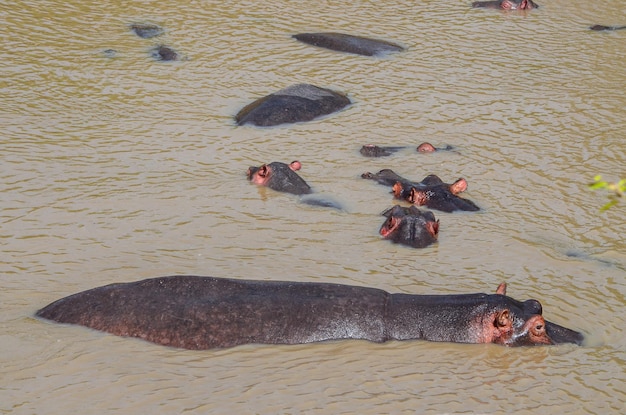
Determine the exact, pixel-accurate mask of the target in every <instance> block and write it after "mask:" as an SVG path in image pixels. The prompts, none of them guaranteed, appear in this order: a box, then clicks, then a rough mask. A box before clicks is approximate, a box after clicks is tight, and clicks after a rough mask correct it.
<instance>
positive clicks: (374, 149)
mask: <svg viewBox="0 0 626 415" xmlns="http://www.w3.org/2000/svg"><path fill="white" fill-rule="evenodd" d="M405 148H406V147H403V146H395V147H394V146H390V147H386V146H377V145H375V144H366V145H364V146H363V147H361V150H359V151H360V153H361V154H362V155H364V156H365V157H386V156H390V155H392V154H393V153H395V152H396V151H399V150H402V149H405ZM452 149H454V147H452V146H446V147H441V148H437V147H435V146H433V145H432V144H430V143H422V144H420V145H419V146H417V152H418V153H434V152H435V151H443V150H452Z"/></svg>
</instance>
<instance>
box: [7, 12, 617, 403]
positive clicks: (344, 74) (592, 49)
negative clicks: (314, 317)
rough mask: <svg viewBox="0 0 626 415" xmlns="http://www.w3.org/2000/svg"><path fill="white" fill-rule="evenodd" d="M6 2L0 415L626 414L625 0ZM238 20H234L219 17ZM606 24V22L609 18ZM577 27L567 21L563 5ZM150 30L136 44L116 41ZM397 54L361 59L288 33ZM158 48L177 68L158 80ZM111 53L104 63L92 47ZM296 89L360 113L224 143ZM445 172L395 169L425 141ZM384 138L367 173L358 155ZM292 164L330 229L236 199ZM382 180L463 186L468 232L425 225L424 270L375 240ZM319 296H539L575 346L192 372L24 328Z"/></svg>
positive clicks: (211, 360) (427, 350)
mask: <svg viewBox="0 0 626 415" xmlns="http://www.w3.org/2000/svg"><path fill="white" fill-rule="evenodd" d="M182 3H183V4H181V2H179V1H178V2H174V1H169V0H166V1H159V2H138V1H136V2H122V1H118V2H104V3H103V2H91V1H87V2H85V1H74V0H70V1H64V2H59V1H46V0H42V1H15V2H4V4H3V6H2V13H1V14H0V16H2V21H3V23H2V24H1V25H0V33H2V39H3V42H2V43H3V52H4V53H3V60H2V63H0V68H1V71H2V81H1V82H0V85H1V87H0V94H1V95H0V98H1V100H2V109H1V110H0V122H1V125H2V127H3V128H2V133H0V143H1V146H2V147H1V149H0V156H1V164H0V177H1V179H2V180H1V181H0V193H1V194H2V209H1V211H0V224H1V226H0V241H1V244H2V247H1V251H0V252H1V257H0V272H1V275H2V290H0V310H1V313H0V348H1V350H2V357H1V358H0V379H1V380H2V381H1V382H0V412H1V413H11V414H13V413H15V414H18V413H19V414H58V413H74V412H77V411H78V410H80V411H81V412H82V413H93V414H100V413H104V412H111V411H117V412H120V413H140V412H141V413H147V412H150V413H168V414H171V413H183V412H184V413H212V414H222V413H223V414H233V413H242V414H243V413H259V414H270V413H285V414H296V413H333V414H340V413H346V414H347V413H362V414H375V413H415V412H419V413H428V414H442V413H505V412H517V413H537V412H539V411H542V412H549V413H558V412H563V413H572V414H575V413H579V414H588V413H597V414H606V413H619V412H621V410H620V409H619V408H623V407H624V405H625V402H626V394H625V392H624V391H625V390H626V388H625V386H626V382H625V380H626V374H625V371H626V340H625V336H624V332H623V328H624V326H625V323H626V321H625V317H624V306H625V305H626V300H625V294H626V283H625V282H624V281H625V278H624V277H625V276H626V243H625V240H624V235H625V234H626V228H625V225H624V209H625V207H624V206H623V205H620V206H618V207H615V208H613V209H611V210H610V211H608V212H606V213H601V212H599V208H600V206H601V205H602V204H604V203H605V196H604V195H602V194H599V193H598V194H595V193H592V192H590V191H588V190H587V189H586V186H585V184H586V183H588V182H589V181H590V180H591V178H592V177H593V176H594V175H596V174H603V175H604V177H605V178H607V179H611V180H617V179H618V178H620V177H621V178H623V177H626V170H625V166H626V152H625V149H626V144H625V143H624V131H626V121H625V120H626V109H625V108H626V94H624V85H625V82H626V67H625V66H624V61H625V57H626V30H624V31H618V32H613V33H596V32H591V31H588V30H586V28H587V27H588V26H589V25H590V24H594V23H602V24H625V23H626V9H625V8H624V5H623V4H622V3H621V2H614V1H612V0H602V1H597V2H582V1H581V2H574V3H576V4H573V3H572V2H571V1H568V0H550V1H547V0H544V1H543V2H540V4H541V6H542V8H541V9H539V10H535V11H532V12H530V13H508V14H507V13H501V12H499V11H494V10H472V9H471V8H469V3H470V1H469V0H468V1H464V0H463V1H461V0H455V1H435V0H429V1H421V2H409V1H379V2H339V1H337V2H301V1H274V0H268V1H264V2H258V1H247V2H246V1H243V2H237V3H232V2H220V1H190V2H182ZM230 3H232V4H230ZM616 3H619V7H618V8H616V7H615V5H616ZM573 6H575V7H573ZM137 21H140V22H151V23H157V24H159V25H161V26H163V27H164V28H166V33H165V34H164V35H163V36H161V37H159V38H157V39H141V38H139V37H137V36H135V35H134V34H132V33H130V32H129V31H128V29H127V24H129V23H131V22H137ZM305 31H343V32H348V33H353V34H360V35H367V36H373V37H379V38H383V39H387V40H391V41H397V42H400V43H402V44H403V45H405V46H406V47H407V48H408V50H407V51H406V52H405V53H401V54H395V55H392V56H389V57H387V58H382V59H381V58H376V59H373V58H365V57H360V56H351V55H344V54H340V53H336V52H330V51H324V50H320V49H315V48H313V47H310V46H307V45H304V44H300V43H298V42H296V41H294V40H292V39H291V38H290V35H291V34H294V33H298V32H305ZM161 43H163V44H167V45H169V46H170V47H172V48H174V49H176V50H177V51H178V52H180V53H181V54H182V55H183V56H184V57H185V60H183V61H180V62H175V63H163V62H156V61H154V60H153V59H151V57H150V49H151V48H152V47H153V46H155V45H156V44H161ZM109 49H112V50H114V51H115V52H112V51H109V52H108V53H105V52H104V51H106V50H109ZM297 82H308V83H313V84H316V85H320V86H323V87H330V88H333V89H337V90H341V91H345V92H346V93H348V94H349V96H350V98H351V99H352V100H353V101H354V105H352V106H351V107H350V108H348V109H347V110H345V111H342V112H340V113H338V114H336V115H334V116H331V117H328V118H325V119H323V120H318V121H315V122H311V123H308V124H301V125H292V126H288V127H278V128H270V129H255V128H251V127H236V126H235V125H234V123H233V120H232V116H233V115H234V114H235V113H236V112H237V111H238V110H239V109H240V108H241V107H242V106H243V105H245V104H247V103H248V102H250V101H251V100H253V99H255V98H257V97H260V96H262V95H265V94H267V93H270V92H273V91H275V90H277V89H280V88H283V87H285V86H288V85H291V84H294V83H297ZM426 140H428V141H430V142H432V143H433V144H435V145H436V146H445V145H452V146H454V147H455V151H454V152H441V153H435V154H430V155H422V154H417V153H416V152H415V151H414V147H415V146H416V145H417V144H419V143H420V142H422V141H426ZM366 143H375V144H382V145H406V146H407V148H406V149H405V150H403V151H400V152H399V153H397V154H395V155H394V156H391V157H387V158H384V159H366V158H363V157H362V156H361V155H360V154H359V152H358V150H359V148H360V146H361V145H362V144H366ZM294 159H298V160H300V161H301V162H302V163H303V170H302V171H301V175H302V176H303V177H304V178H305V179H306V180H307V181H308V182H309V183H310V184H311V185H312V186H313V187H314V188H315V190H316V191H317V192H318V193H321V194H324V195H327V196H328V197H332V198H334V199H336V200H338V201H340V202H341V203H342V204H343V206H344V210H343V211H335V210H330V209H322V208H315V207H310V206H307V205H302V204H299V203H298V200H297V198H296V197H293V196H290V195H284V194H279V193H276V192H273V191H270V190H268V189H262V188H257V187H255V186H254V185H251V184H250V183H248V182H247V181H246V180H245V176H244V175H245V171H246V169H247V167H248V166H249V165H258V164H260V163H262V162H269V161H285V162H289V161H291V160H294ZM381 168H393V169H394V170H395V171H397V172H398V173H400V174H402V175H404V176H407V177H410V178H414V179H420V178H422V177H424V176H425V175H426V174H429V173H436V174H438V175H439V176H441V177H442V178H443V179H444V180H446V181H452V180H455V179H457V178H458V177H465V178H466V179H467V180H468V182H469V190H468V191H467V192H466V194H465V196H466V197H468V198H470V199H472V200H473V201H475V202H476V203H477V204H479V205H480V206H481V207H482V211H481V212H479V213H469V214H466V213H459V214H444V213H438V214H437V216H438V218H439V219H440V221H441V232H440V241H439V243H438V244H436V245H434V246H431V247H429V248H426V249H422V250H414V249H409V248H403V247H400V246H395V245H392V244H390V243H387V242H385V241H381V240H380V237H379V236H378V234H377V230H378V227H379V226H380V224H381V223H382V218H381V217H380V216H379V213H380V212H381V211H382V210H384V209H386V208H387V207H389V206H391V205H392V203H393V201H392V199H391V198H390V195H389V193H388V190H387V189H385V188H383V187H382V186H378V185H376V184H374V183H372V182H368V181H364V180H362V179H360V178H359V176H360V174H361V173H363V172H365V171H377V170H379V169H381ZM171 274H198V275H214V276H222V277H237V278H256V279H281V280H285V279H289V280H298V281H333V282H339V283H350V284H359V285H368V286H375V287H380V288H383V289H387V290H390V291H395V292H409V293H440V294H443V293H467V292H492V291H493V290H495V288H496V286H497V285H498V283H500V282H502V281H507V282H508V284H509V294H510V295H511V296H513V297H516V298H518V299H527V298H536V299H538V300H540V301H541V302H542V304H543V306H544V315H545V316H546V317H547V318H548V319H550V320H552V321H555V322H557V323H560V324H563V325H566V326H569V327H572V328H575V329H579V330H581V331H583V332H584V333H585V334H586V335H587V337H588V344H587V345H586V346H585V347H573V346H572V347H570V346H563V347H555V348H548V347H545V348H533V349H506V348H503V347H497V346H483V345H455V344H434V343H425V342H392V343H388V344H383V345H380V344H371V343H368V342H362V341H341V342H331V343H327V344H315V345H302V346H287V347H281V346H260V345H250V346H244V347H238V348H234V349H228V350H217V351H203V352H197V351H196V352H192V351H184V350H175V349H168V348H164V347H160V346H155V345H152V344H148V343H145V342H142V341H138V340H131V339H124V338H116V337H113V336H109V335H106V334H101V333H97V332H93V331H90V330H88V329H84V328H80V327H67V326H60V325H54V324H50V323H48V322H44V321H40V320H37V319H34V318H33V317H32V316H33V313H34V312H35V311H36V310H37V309H38V308H41V307H42V306H44V305H46V304H48V303H49V302H51V301H53V300H55V299H57V298H60V297H63V296H66V295H68V294H71V293H74V292H77V291H81V290H84V289H88V288H92V287H95V286H99V285H103V284H108V283H113V282H121V281H131V280H138V279H142V278H148V277H155V276H162V275H171Z"/></svg>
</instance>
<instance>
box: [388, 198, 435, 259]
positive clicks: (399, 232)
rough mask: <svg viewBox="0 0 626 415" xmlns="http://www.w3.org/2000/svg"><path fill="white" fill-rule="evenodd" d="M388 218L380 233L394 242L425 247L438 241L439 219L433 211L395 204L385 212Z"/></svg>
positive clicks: (414, 246)
mask: <svg viewBox="0 0 626 415" xmlns="http://www.w3.org/2000/svg"><path fill="white" fill-rule="evenodd" d="M383 216H385V217H386V218H387V219H386V220H385V222H383V224H382V226H381V227H380V230H379V233H380V234H381V236H382V237H383V238H385V239H388V240H390V241H391V242H394V243H399V244H402V245H407V246H411V247H413V248H424V247H427V246H428V245H430V244H432V243H435V242H437V235H438V234H439V221H438V220H437V219H435V215H434V214H433V213H432V212H428V211H421V210H419V209H418V208H417V207H415V206H410V207H408V208H405V207H402V206H399V205H395V206H393V207H391V208H389V209H387V210H386V211H384V212H383Z"/></svg>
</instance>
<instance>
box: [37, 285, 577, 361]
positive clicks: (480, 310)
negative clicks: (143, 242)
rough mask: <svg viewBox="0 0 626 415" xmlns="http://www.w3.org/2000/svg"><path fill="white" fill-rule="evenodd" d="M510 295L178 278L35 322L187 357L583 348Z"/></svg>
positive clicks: (61, 303) (82, 302)
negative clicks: (418, 344) (275, 350)
mask: <svg viewBox="0 0 626 415" xmlns="http://www.w3.org/2000/svg"><path fill="white" fill-rule="evenodd" d="M505 294H506V288H505V287H504V286H500V287H499V288H498V291H497V294H491V295H489V294H460V295H411V294H389V293H388V292H386V291H383V290H379V289H376V288H367V287H357V286H351V285H341V284H330V283H318V282H289V281H284V282H283V281H252V280H238V279H226V278H213V277H197V276H173V277H163V278H153V279H147V280H143V281H137V282H130V283H120V284H111V285H106V286H104V287H99V288H94V289H91V290H88V291H83V292H81V293H78V294H74V295H70V296H69V297H65V298H62V299H60V300H58V301H55V302H53V303H52V304H50V305H48V306H47V307H45V308H43V309H41V310H39V311H38V312H37V316H39V317H43V318H45V319H48V320H53V321H56V322H59V323H69V324H80V325H83V326H87V327H91V328H93V329H96V330H101V331H106V332H109V333H112V334H115V335H118V336H127V337H139V338H141V339H144V340H148V341H151V342H154V343H158V344H162V345H165V346H172V347H179V348H185V349H211V348H220V347H231V346H237V345H240V344H248V343H265V344H298V343H310V342H320V341H325V340H338V339H362V340H370V341H373V342H385V341H388V340H412V339H422V340H430V341H437V342H456V343H496V344H502V345H505V346H531V345H547V344H560V343H576V344H581V343H582V340H583V336H582V334H580V333H578V332H576V331H573V330H570V329H568V328H565V327H562V326H559V325H557V324H554V323H550V322H548V321H545V320H544V318H543V317H542V315H541V314H542V307H541V304H540V303H539V302H538V301H537V300H527V301H524V302H521V301H517V300H514V299H513V298H510V297H507V296H506V295H505Z"/></svg>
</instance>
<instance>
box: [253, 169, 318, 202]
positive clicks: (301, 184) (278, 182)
mask: <svg viewBox="0 0 626 415" xmlns="http://www.w3.org/2000/svg"><path fill="white" fill-rule="evenodd" d="M301 168H302V164H301V163H300V162H299V161H293V162H291V163H290V164H286V163H282V162H280V161H274V162H271V163H268V164H262V165H261V166H259V167H255V166H251V167H250V168H248V172H247V173H246V176H247V177H248V180H250V181H251V182H252V183H254V184H258V185H259V186H267V187H269V188H270V189H273V190H276V191H278V192H286V193H292V194H294V195H305V194H309V193H311V186H309V185H308V184H307V182H305V181H304V179H302V177H300V176H298V173H296V171H298V170H300V169H301Z"/></svg>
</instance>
